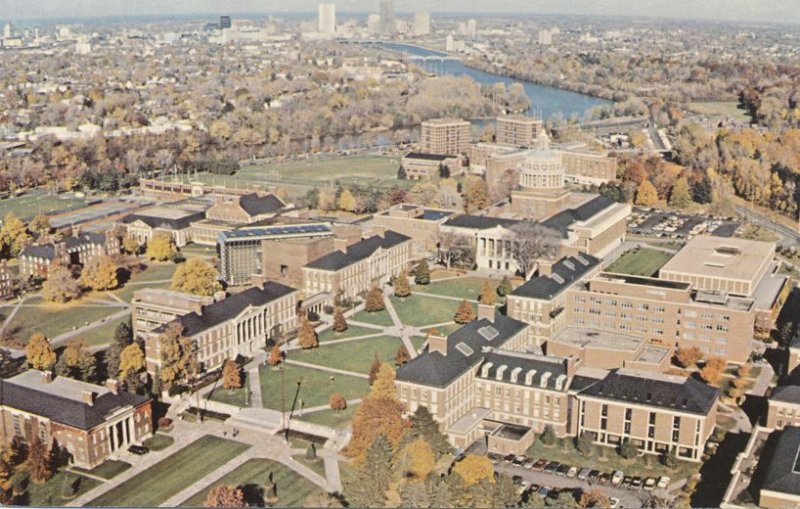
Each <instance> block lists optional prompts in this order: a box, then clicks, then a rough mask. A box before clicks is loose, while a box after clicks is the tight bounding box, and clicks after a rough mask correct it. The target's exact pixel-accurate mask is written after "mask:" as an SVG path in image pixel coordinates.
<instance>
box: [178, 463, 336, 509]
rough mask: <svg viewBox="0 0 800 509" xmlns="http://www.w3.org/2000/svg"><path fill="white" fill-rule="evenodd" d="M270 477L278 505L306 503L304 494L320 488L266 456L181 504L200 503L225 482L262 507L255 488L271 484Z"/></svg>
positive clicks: (315, 491)
mask: <svg viewBox="0 0 800 509" xmlns="http://www.w3.org/2000/svg"><path fill="white" fill-rule="evenodd" d="M270 479H272V482H273V483H275V486H276V491H277V498H278V500H277V504H276V505H278V506H280V507H303V506H306V505H308V504H306V503H305V500H306V498H308V496H309V495H311V494H312V493H318V492H320V491H321V490H320V489H319V488H318V487H317V486H316V485H315V484H314V483H312V482H311V481H309V480H307V479H305V478H304V477H302V476H301V475H300V474H298V473H297V472H295V471H294V470H292V469H290V468H289V467H287V466H286V465H282V464H281V463H277V462H275V461H271V460H267V459H251V460H248V461H247V462H245V463H244V464H243V465H242V466H240V467H238V468H237V469H235V470H233V471H232V472H230V473H229V474H226V475H225V476H223V477H222V478H221V479H220V480H219V481H217V482H215V483H214V484H212V485H211V486H209V487H207V488H206V489H204V490H202V491H200V492H198V493H197V494H195V495H193V496H192V497H191V498H189V499H188V500H185V501H184V502H182V503H181V504H180V505H181V506H184V507H203V506H205V502H206V497H208V492H209V491H210V490H211V488H213V487H216V486H220V485H223V484H225V485H230V486H237V487H241V488H242V489H243V491H244V492H245V499H246V500H245V501H246V502H248V504H250V505H253V506H256V507H259V506H261V507H263V505H264V504H263V500H259V497H258V494H257V493H256V492H257V491H258V488H263V487H264V486H270Z"/></svg>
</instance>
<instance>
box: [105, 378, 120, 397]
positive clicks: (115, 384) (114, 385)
mask: <svg viewBox="0 0 800 509" xmlns="http://www.w3.org/2000/svg"><path fill="white" fill-rule="evenodd" d="M106 389H108V390H109V391H111V393H112V394H118V393H119V381H118V380H116V379H115V378H109V379H108V380H106Z"/></svg>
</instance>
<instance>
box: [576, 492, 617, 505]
mask: <svg viewBox="0 0 800 509" xmlns="http://www.w3.org/2000/svg"><path fill="white" fill-rule="evenodd" d="M609 505H610V501H609V499H608V495H606V494H605V493H603V492H602V491H600V490H589V491H584V492H583V493H581V498H580V499H579V500H578V506H579V507H581V508H588V507H609Z"/></svg>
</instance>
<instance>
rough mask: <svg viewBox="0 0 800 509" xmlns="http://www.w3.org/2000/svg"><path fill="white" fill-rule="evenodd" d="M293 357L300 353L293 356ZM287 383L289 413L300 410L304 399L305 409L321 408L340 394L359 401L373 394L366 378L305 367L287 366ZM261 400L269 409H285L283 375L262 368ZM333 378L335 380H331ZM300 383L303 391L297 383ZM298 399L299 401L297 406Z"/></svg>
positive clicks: (285, 375)
mask: <svg viewBox="0 0 800 509" xmlns="http://www.w3.org/2000/svg"><path fill="white" fill-rule="evenodd" d="M289 355H290V357H291V356H293V357H296V354H294V353H290V354H289ZM283 368H284V369H285V372H284V378H285V381H284V384H285V390H286V400H285V401H286V410H287V411H289V410H290V409H291V408H292V405H293V403H294V405H295V406H296V410H299V408H300V400H303V407H305V408H310V407H314V406H319V405H327V404H328V403H329V401H330V397H331V394H333V393H335V392H338V393H339V394H341V395H342V396H344V398H345V399H355V398H360V397H362V396H364V395H366V394H367V393H368V392H369V382H368V381H367V380H366V379H365V378H358V377H354V376H348V375H340V374H336V373H329V372H327V371H320V370H318V369H311V368H305V367H301V366H293V365H291V364H285V365H284V367H283ZM259 372H260V374H261V398H262V401H263V403H264V407H265V408H271V409H273V410H281V373H280V370H275V369H273V368H270V367H269V366H261V368H260V370H259ZM331 377H333V381H331ZM298 381H299V382H300V385H299V388H298V384H297V382H298ZM295 397H296V398H297V402H296V403H295Z"/></svg>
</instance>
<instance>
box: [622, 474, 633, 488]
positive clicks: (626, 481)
mask: <svg viewBox="0 0 800 509" xmlns="http://www.w3.org/2000/svg"><path fill="white" fill-rule="evenodd" d="M632 482H633V477H631V476H629V475H626V476H625V477H624V478H623V479H622V486H624V487H626V488H630V486H631V483H632Z"/></svg>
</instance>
